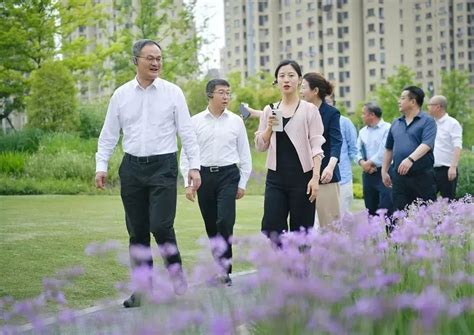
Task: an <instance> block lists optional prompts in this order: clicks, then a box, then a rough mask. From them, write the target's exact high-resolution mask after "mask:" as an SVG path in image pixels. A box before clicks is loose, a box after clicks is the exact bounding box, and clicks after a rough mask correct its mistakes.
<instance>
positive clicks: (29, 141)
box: [0, 129, 43, 152]
mask: <svg viewBox="0 0 474 335" xmlns="http://www.w3.org/2000/svg"><path fill="white" fill-rule="evenodd" d="M42 136H43V132H42V131H41V130H39V129H23V130H21V131H17V132H14V133H10V134H7V135H0V152H5V151H11V152H13V151H16V152H35V151H37V150H38V147H39V143H40V140H41V137H42Z"/></svg>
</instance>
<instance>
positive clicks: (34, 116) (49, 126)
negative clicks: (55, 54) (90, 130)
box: [26, 61, 79, 131]
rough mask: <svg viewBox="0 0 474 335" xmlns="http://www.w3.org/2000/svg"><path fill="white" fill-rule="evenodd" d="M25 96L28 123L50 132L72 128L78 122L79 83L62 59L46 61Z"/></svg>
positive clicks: (35, 75) (33, 77)
mask: <svg viewBox="0 0 474 335" xmlns="http://www.w3.org/2000/svg"><path fill="white" fill-rule="evenodd" d="M30 83H31V91H30V94H29V96H28V97H26V107H27V108H26V110H27V113H28V126H30V127H35V128H40V129H43V130H47V131H71V130H76V129H77V127H78V125H79V114H78V112H77V100H76V86H75V84H74V78H73V76H72V74H71V72H70V71H69V70H68V68H66V67H65V66H64V64H63V63H62V62H61V61H55V62H46V63H43V64H42V66H41V67H40V68H39V69H37V70H35V71H33V72H32V73H31V76H30Z"/></svg>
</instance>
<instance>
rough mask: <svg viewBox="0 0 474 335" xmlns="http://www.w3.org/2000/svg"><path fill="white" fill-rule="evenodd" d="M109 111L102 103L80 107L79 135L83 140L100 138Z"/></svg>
mask: <svg viewBox="0 0 474 335" xmlns="http://www.w3.org/2000/svg"><path fill="white" fill-rule="evenodd" d="M106 111H107V104H106V103H102V102H97V103H91V104H83V105H81V106H79V134H80V136H81V137H82V138H98V137H99V135H100V131H101V129H102V125H103V123H104V119H105V113H106Z"/></svg>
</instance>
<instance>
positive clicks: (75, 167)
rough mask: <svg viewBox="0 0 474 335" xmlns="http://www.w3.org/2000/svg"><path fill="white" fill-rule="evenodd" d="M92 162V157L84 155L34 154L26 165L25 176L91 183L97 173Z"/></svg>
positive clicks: (69, 153) (67, 153) (62, 153)
mask: <svg viewBox="0 0 474 335" xmlns="http://www.w3.org/2000/svg"><path fill="white" fill-rule="evenodd" d="M92 161H93V159H92V156H91V155H86V154H84V153H74V152H67V151H61V152H58V153H56V154H54V155H52V154H34V155H32V156H31V157H30V159H29V160H28V161H27V163H26V165H25V174H26V175H27V176H28V177H31V178H38V179H41V178H45V179H79V180H83V181H86V180H88V181H91V180H92V178H93V176H94V172H95V171H94V165H93V164H92Z"/></svg>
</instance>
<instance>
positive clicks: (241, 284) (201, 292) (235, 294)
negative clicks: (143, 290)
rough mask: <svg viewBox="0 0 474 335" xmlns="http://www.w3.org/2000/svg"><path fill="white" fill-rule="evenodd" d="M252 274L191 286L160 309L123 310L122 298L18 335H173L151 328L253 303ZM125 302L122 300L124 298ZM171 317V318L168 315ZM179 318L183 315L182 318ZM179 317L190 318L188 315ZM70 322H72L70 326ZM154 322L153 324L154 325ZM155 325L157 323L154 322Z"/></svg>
mask: <svg viewBox="0 0 474 335" xmlns="http://www.w3.org/2000/svg"><path fill="white" fill-rule="evenodd" d="M255 274H256V272H255V271H247V272H241V273H236V274H233V275H232V281H233V285H232V286H231V287H227V286H223V285H219V286H218V287H211V286H207V285H205V284H192V283H191V284H190V285H189V289H188V292H187V293H186V294H184V295H183V296H180V297H176V299H174V301H173V302H171V303H168V304H163V305H144V306H142V307H139V308H124V307H123V306H122V302H123V298H121V299H119V300H114V301H110V302H108V303H106V304H103V305H99V306H94V307H90V308H86V309H83V310H79V311H75V312H74V315H71V316H70V318H68V319H69V321H68V322H67V323H64V322H61V320H59V319H58V317H51V318H48V319H45V320H43V321H44V328H43V329H42V331H38V330H37V328H35V327H33V325H32V324H26V325H24V326H21V327H20V328H19V329H18V331H19V333H20V334H28V335H36V334H48V335H49V334H51V335H56V334H58V335H59V334H61V335H79V334H80V335H82V334H84V335H85V334H87V335H93V334H173V331H169V330H166V329H156V328H153V327H156V326H153V325H156V324H168V325H169V326H170V327H173V323H175V325H179V324H183V322H186V321H185V320H183V319H182V320H171V319H170V316H171V315H176V312H179V311H196V309H198V310H199V312H200V314H201V315H203V314H204V315H207V316H208V317H209V319H212V318H213V317H214V316H216V312H217V313H219V314H221V315H228V314H229V311H230V310H237V309H241V308H245V306H249V305H250V304H253V303H255V302H256V301H255V297H252V296H251V295H250V294H245V293H243V291H244V290H243V289H244V288H245V286H246V285H245V282H246V281H248V280H251V279H252V277H254V276H255ZM124 298H125V297H124ZM170 314H171V315H170ZM181 314H182V315H181ZM178 315H180V316H182V317H183V318H185V317H190V318H191V315H190V313H179V314H178ZM71 319H73V321H72V322H71ZM154 321H155V322H154ZM156 321H158V322H156ZM188 333H189V332H188ZM191 333H192V334H207V333H208V331H206V330H205V329H204V328H202V327H196V328H194V329H193V330H192V331H191ZM236 333H237V334H239V335H247V334H250V333H249V332H248V330H247V327H246V325H241V326H239V327H238V329H237V330H236Z"/></svg>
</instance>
